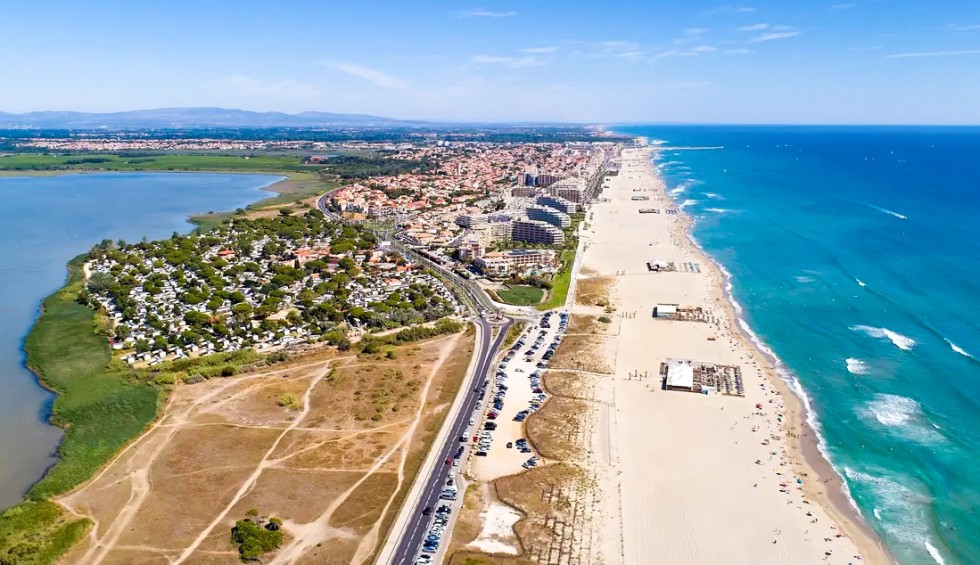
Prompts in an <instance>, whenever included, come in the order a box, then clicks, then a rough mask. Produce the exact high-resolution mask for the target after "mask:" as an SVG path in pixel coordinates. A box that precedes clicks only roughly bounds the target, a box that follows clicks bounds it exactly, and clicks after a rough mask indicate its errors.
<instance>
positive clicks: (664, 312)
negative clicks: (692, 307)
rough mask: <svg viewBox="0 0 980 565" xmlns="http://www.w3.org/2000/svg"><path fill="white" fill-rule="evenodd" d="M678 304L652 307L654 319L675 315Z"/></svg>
mask: <svg viewBox="0 0 980 565" xmlns="http://www.w3.org/2000/svg"><path fill="white" fill-rule="evenodd" d="M678 306H679V305H678V304H657V305H656V306H654V307H653V317H654V318H670V317H671V316H675V315H676V314H677V308H678Z"/></svg>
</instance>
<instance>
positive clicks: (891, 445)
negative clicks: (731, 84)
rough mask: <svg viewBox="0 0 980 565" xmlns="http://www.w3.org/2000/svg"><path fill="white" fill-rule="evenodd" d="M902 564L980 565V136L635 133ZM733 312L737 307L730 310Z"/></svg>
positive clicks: (808, 130)
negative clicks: (651, 151) (652, 151)
mask: <svg viewBox="0 0 980 565" xmlns="http://www.w3.org/2000/svg"><path fill="white" fill-rule="evenodd" d="M617 129H618V131H619V132H622V133H628V134H631V135H637V136H645V137H647V138H648V139H649V140H650V142H651V143H654V144H658V145H661V146H663V147H670V146H699V147H717V148H718V149H711V150H678V151H674V150H670V149H667V150H665V151H662V152H660V153H659V156H658V157H657V158H656V164H657V167H658V168H659V170H660V173H661V175H662V176H663V178H664V179H665V181H666V183H667V188H668V190H669V191H670V192H671V194H672V195H673V197H674V198H675V199H676V201H677V203H678V204H679V205H680V206H681V207H683V208H684V209H685V210H686V211H687V212H688V213H690V214H691V215H692V216H693V217H694V218H695V225H694V228H693V237H694V238H695V240H696V241H697V242H698V243H699V245H701V246H702V247H703V248H704V249H705V250H706V251H707V252H708V253H710V254H711V255H712V256H713V257H714V258H715V260H716V261H718V262H719V263H720V264H721V265H722V266H723V267H724V268H725V269H726V270H727V271H728V272H729V273H730V275H731V277H732V279H731V282H732V285H733V288H732V293H733V296H734V299H735V300H736V301H737V303H738V304H739V306H740V309H741V310H742V311H741V317H742V318H743V321H744V323H745V324H746V327H747V328H750V329H751V330H752V331H753V332H754V333H755V334H756V335H757V336H758V339H759V340H760V341H761V342H763V343H764V344H765V345H766V346H768V347H769V348H770V349H772V350H773V351H774V352H775V354H776V356H777V357H778V358H779V359H781V361H782V363H783V364H784V366H785V375H784V376H785V378H787V379H788V380H790V382H791V383H794V384H795V385H796V386H797V387H798V388H800V389H801V390H802V391H803V393H804V394H805V396H806V398H807V399H808V402H809V405H810V406H811V408H812V414H811V417H813V418H815V422H814V423H815V425H816V429H817V430H818V432H819V434H820V436H821V438H822V440H823V450H824V452H825V454H826V455H828V456H829V458H830V460H831V462H832V463H833V465H834V467H835V468H836V469H837V471H838V472H839V473H840V474H841V475H842V476H843V478H844V480H845V483H846V485H847V486H848V489H849V495H850V497H851V498H852V500H853V501H854V503H855V504H856V505H857V507H858V508H859V509H860V511H861V513H862V515H863V516H864V518H865V519H866V520H867V522H868V523H869V524H870V525H871V527H872V528H873V529H874V530H875V531H876V532H877V533H878V534H879V535H880V536H881V538H882V539H883V540H884V541H885V543H886V544H887V545H888V546H889V548H890V549H891V550H892V552H893V553H894V554H895V556H896V557H897V558H898V559H899V561H900V562H902V563H904V564H919V563H922V564H930V565H931V564H936V563H940V564H943V563H945V564H953V563H980V513H978V510H980V488H978V483H977V481H978V478H980V362H978V360H977V357H978V356H980V236H978V233H980V166H978V161H977V155H978V154H980V128H940V127H914V128H913V127H908V128H898V127H894V128H884V127H882V128H874V127H734V126H731V127H723V126H718V127H707V126H703V127H682V126H670V127H667V126H635V127H623V128H617ZM737 310H738V308H737Z"/></svg>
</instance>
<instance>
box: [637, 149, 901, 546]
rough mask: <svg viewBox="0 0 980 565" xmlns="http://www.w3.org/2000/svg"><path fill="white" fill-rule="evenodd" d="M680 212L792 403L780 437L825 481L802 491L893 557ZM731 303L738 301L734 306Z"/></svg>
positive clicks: (772, 378) (729, 280)
mask: <svg viewBox="0 0 980 565" xmlns="http://www.w3.org/2000/svg"><path fill="white" fill-rule="evenodd" d="M658 151H659V150H658V149H656V148H655V149H654V151H653V152H652V154H651V158H655V156H656V153H657V152H658ZM657 177H658V178H660V175H659V173H657ZM661 180H662V178H661ZM665 188H666V185H665ZM667 198H668V199H670V195H669V193H668V194H667ZM679 215H680V216H681V217H682V218H683V219H684V221H685V224H686V227H685V228H684V230H685V233H686V234H687V236H688V238H689V239H690V241H691V243H692V244H693V245H694V246H695V247H696V248H697V249H698V251H699V252H700V253H701V254H702V255H703V256H704V257H705V258H706V259H708V260H709V261H711V262H712V263H713V264H714V265H715V268H716V269H718V270H719V271H720V272H721V274H722V276H723V277H724V280H725V281H726V286H725V288H724V289H723V291H724V294H725V296H726V297H727V305H726V308H727V310H728V315H729V316H730V317H731V319H732V320H734V322H735V323H734V324H733V325H734V326H735V329H736V330H737V334H738V335H740V336H741V339H742V340H743V341H744V342H745V343H746V344H747V346H748V347H749V349H750V350H752V351H754V352H755V353H756V354H758V355H759V356H761V358H762V359H763V360H764V361H765V365H766V366H768V367H769V368H770V370H769V371H766V372H765V373H766V376H767V377H768V379H769V382H770V383H771V384H772V385H773V386H774V387H775V388H777V389H778V390H779V393H780V395H781V396H782V397H783V398H784V399H790V402H791V403H792V405H791V406H787V412H786V413H787V415H788V417H787V419H786V423H785V424H784V426H783V428H784V429H785V430H786V431H787V432H788V433H787V436H786V437H787V438H792V440H787V441H786V442H785V443H786V444H787V445H788V447H790V448H791V450H790V452H791V455H793V456H794V461H795V462H794V466H795V467H796V468H797V469H800V470H802V473H801V474H805V475H807V476H809V475H810V473H814V474H815V475H816V477H817V480H818V482H819V484H821V485H824V487H823V489H822V490H815V489H814V488H813V483H812V482H805V483H804V490H805V492H807V493H808V494H809V495H810V496H811V497H813V498H814V499H817V500H818V501H820V503H821V506H823V507H824V509H825V510H827V511H828V513H829V514H831V516H832V517H833V518H834V521H835V522H837V523H838V524H841V523H842V522H843V525H842V529H843V530H844V531H845V532H847V533H848V534H849V535H851V537H852V539H854V540H855V542H856V543H857V544H858V546H859V548H862V550H863V549H864V548H863V547H862V546H866V545H868V544H870V545H871V546H873V548H874V550H875V551H878V552H881V553H882V554H883V555H882V556H883V557H884V558H886V559H887V562H888V563H896V560H895V558H894V556H893V555H892V554H891V552H890V551H889V550H888V548H887V546H885V544H884V542H883V541H882V540H881V538H880V537H879V536H878V534H877V533H876V532H875V531H874V530H873V529H872V528H871V526H870V525H869V524H868V522H867V520H865V518H864V516H863V515H862V514H861V511H860V509H859V508H858V507H857V503H856V502H855V501H854V499H853V498H851V495H850V492H849V489H848V487H847V483H845V482H844V479H843V477H842V476H841V473H840V472H839V471H837V469H836V467H834V464H833V462H832V461H831V460H830V457H829V455H828V454H827V453H826V452H825V450H824V448H823V447H822V444H823V442H824V439H823V436H822V435H820V432H819V431H818V430H819V421H818V420H817V416H816V414H815V413H814V411H813V409H812V408H811V407H810V401H809V397H807V396H806V390H805V389H803V385H802V384H801V383H800V382H799V379H798V378H797V377H796V376H795V375H793V374H792V372H791V371H790V370H789V369H788V368H787V367H786V364H785V363H783V361H782V359H780V358H779V357H778V356H777V355H776V353H775V351H773V350H772V349H771V348H770V347H769V346H768V345H767V344H766V343H765V342H764V341H762V339H761V338H760V337H759V336H758V335H757V334H755V332H754V330H752V329H751V326H750V325H749V323H748V321H747V320H746V319H745V318H744V317H743V316H741V315H740V311H741V305H740V304H739V303H738V302H737V300H735V296H734V293H733V286H734V277H733V276H732V275H731V273H730V272H728V270H727V269H725V268H724V265H722V264H721V263H720V262H718V260H717V259H716V258H715V257H714V256H713V255H711V254H710V253H708V252H707V251H706V250H705V249H704V248H702V247H701V245H700V243H699V242H698V241H697V238H696V237H695V236H694V231H693V230H694V226H695V221H694V219H693V218H692V217H691V216H690V215H688V214H687V213H685V212H684V211H683V210H681V211H680V212H679ZM736 304H738V306H737V307H736ZM793 385H795V386H796V387H798V388H799V389H800V390H799V392H798V391H797V390H795V389H794V386H793ZM801 393H802V395H801ZM811 418H812V422H815V423H816V425H814V423H811ZM862 538H863V539H864V543H861V542H860V541H858V540H860V539H862Z"/></svg>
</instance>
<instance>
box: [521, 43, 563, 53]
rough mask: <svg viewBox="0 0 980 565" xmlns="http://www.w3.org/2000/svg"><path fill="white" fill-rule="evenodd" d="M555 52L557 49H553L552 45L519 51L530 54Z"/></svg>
mask: <svg viewBox="0 0 980 565" xmlns="http://www.w3.org/2000/svg"><path fill="white" fill-rule="evenodd" d="M555 51H558V48H557V47H555V46H554V45H549V46H547V47H528V48H527V49H521V53H532V54H541V53H554V52H555Z"/></svg>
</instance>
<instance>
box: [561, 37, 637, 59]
mask: <svg viewBox="0 0 980 565" xmlns="http://www.w3.org/2000/svg"><path fill="white" fill-rule="evenodd" d="M576 43H577V44H579V45H581V46H582V47H581V49H578V50H577V51H575V52H573V53H572V55H573V56H578V57H585V58H589V59H605V58H617V59H625V60H640V59H643V58H644V57H646V52H645V51H644V50H643V47H642V46H641V45H640V44H639V43H634V42H632V41H622V40H614V41H600V42H598V43H586V42H576Z"/></svg>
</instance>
